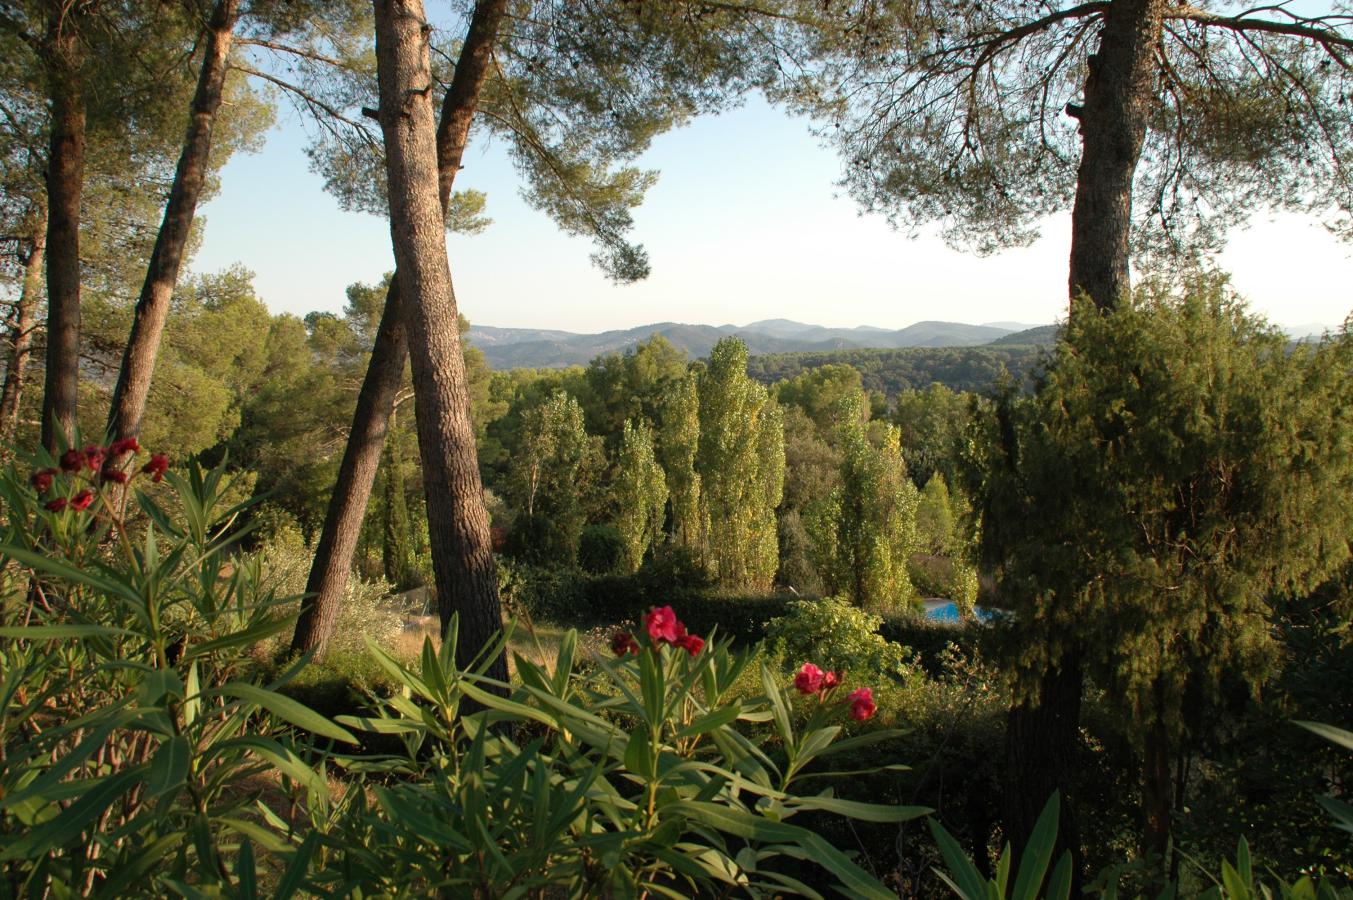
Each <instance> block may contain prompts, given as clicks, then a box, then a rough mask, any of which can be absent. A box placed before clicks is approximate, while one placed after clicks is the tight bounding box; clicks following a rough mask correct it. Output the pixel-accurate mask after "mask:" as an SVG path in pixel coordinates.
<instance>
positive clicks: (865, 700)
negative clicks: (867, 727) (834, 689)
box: [847, 687, 878, 722]
mask: <svg viewBox="0 0 1353 900" xmlns="http://www.w3.org/2000/svg"><path fill="white" fill-rule="evenodd" d="M847 699H848V700H849V702H850V717H851V718H852V719H854V720H856V721H857V722H863V721H864V720H865V719H872V718H873V717H874V713H875V712H876V711H877V710H878V707H877V706H875V705H874V692H873V691H871V690H870V689H869V688H867V687H866V688H859V689H858V690H855V691H852V692H851V694H850V696H849V697H848V698H847Z"/></svg>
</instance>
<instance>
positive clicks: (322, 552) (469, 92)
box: [291, 0, 507, 656]
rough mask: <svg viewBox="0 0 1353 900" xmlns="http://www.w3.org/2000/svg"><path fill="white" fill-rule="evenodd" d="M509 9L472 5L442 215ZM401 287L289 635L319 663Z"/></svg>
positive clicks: (396, 379) (363, 488) (404, 351)
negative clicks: (294, 627) (495, 43)
mask: <svg viewBox="0 0 1353 900" xmlns="http://www.w3.org/2000/svg"><path fill="white" fill-rule="evenodd" d="M506 9H507V2H506V0H488V2H480V3H477V4H475V9H474V14H473V15H472V16H471V18H470V27H469V31H468V32H467V33H466V35H465V43H464V44H463V45H462V48H461V53H460V59H459V60H458V61H457V62H456V71H455V74H454V75H453V76H452V79H451V87H450V89H449V90H448V91H447V92H446V97H445V98H444V99H443V101H442V113H441V122H440V124H439V125H438V128H437V180H438V192H439V198H440V200H441V204H442V209H445V208H446V206H447V204H448V203H449V202H450V199H451V190H452V187H453V186H454V183H455V179H456V173H457V172H458V171H459V170H460V162H461V159H462V157H463V156H464V154H465V145H466V142H467V141H468V140H469V134H470V123H471V122H472V121H473V119H474V111H475V107H476V105H477V104H478V101H479V93H480V91H481V89H482V88H483V86H484V81H485V79H486V78H487V76H488V69H489V63H490V61H491V58H492V52H493V42H494V40H495V39H496V37H497V34H498V26H499V23H500V22H502V19H503V15H504V13H505V11H506ZM399 281H400V277H399V271H398V268H396V271H395V277H394V279H393V280H392V281H391V282H390V288H389V290H388V291H387V292H386V295H385V309H384V310H383V311H382V313H381V321H380V326H379V327H378V329H377V331H376V343H375V347H374V348H373V350H372V354H371V362H370V363H369V364H368V366H367V371H366V377H365V378H364V379H363V381H362V389H361V393H360V394H358V396H357V409H356V411H355V413H354V414H353V419H352V430H351V431H350V433H349V437H348V443H347V446H346V447H345V448H344V450H343V460H342V462H341V463H340V464H339V468H338V478H337V480H336V481H335V482H334V492H333V494H332V495H331V496H330V498H329V509H328V512H327V513H326V515H325V518H324V527H323V530H322V531H321V532H320V539H319V546H318V547H316V548H315V562H314V565H313V566H312V567H311V569H310V577H309V580H308V581H307V582H306V587H305V590H306V593H307V594H309V595H311V596H310V598H309V599H308V600H307V601H306V603H305V604H304V606H303V607H302V610H301V616H300V618H299V619H297V620H296V631H295V633H294V634H293V635H292V639H291V649H292V650H294V651H297V652H305V651H308V650H314V651H315V652H316V655H317V656H322V655H323V653H324V650H325V647H326V645H327V644H328V642H329V638H330V637H331V636H332V635H333V630H334V627H335V625H336V623H337V621H338V618H337V617H338V607H339V605H340V604H341V603H342V602H343V593H344V591H345V589H346V588H347V583H348V577H349V573H350V572H351V570H352V557H353V553H354V552H355V550H356V548H357V541H358V538H359V536H360V534H361V530H362V519H363V518H364V517H365V515H366V507H367V502H368V501H369V499H370V497H371V487H372V485H373V484H374V483H375V480H376V470H377V469H378V468H379V466H380V458H381V448H382V447H383V446H384V443H385V434H386V430H387V425H386V423H387V420H388V419H389V417H390V413H391V412H392V411H393V410H394V406H395V395H396V394H397V393H398V391H399V385H400V382H401V380H402V379H403V377H404V363H405V361H406V360H407V359H408V336H407V334H406V332H405V330H404V324H403V320H402V318H401V307H400V299H399V297H400V292H399V288H398V284H399ZM430 505H431V504H430Z"/></svg>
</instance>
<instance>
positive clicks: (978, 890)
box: [930, 794, 1072, 900]
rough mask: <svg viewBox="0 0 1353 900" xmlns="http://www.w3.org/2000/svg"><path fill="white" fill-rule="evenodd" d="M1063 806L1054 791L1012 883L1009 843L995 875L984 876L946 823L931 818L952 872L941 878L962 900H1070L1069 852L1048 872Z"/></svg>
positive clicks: (935, 834) (1025, 849)
mask: <svg viewBox="0 0 1353 900" xmlns="http://www.w3.org/2000/svg"><path fill="white" fill-rule="evenodd" d="M1060 807H1061V797H1060V796H1059V795H1058V794H1053V795H1052V797H1051V798H1050V799H1049V800H1048V805H1047V806H1045V807H1044V808H1043V813H1042V815H1040V816H1039V817H1038V822H1037V824H1035V825H1034V830H1033V833H1032V834H1030V835H1029V841H1028V844H1027V845H1026V846H1025V848H1024V852H1023V854H1021V858H1020V862H1019V868H1018V869H1017V870H1015V872H1014V873H1013V874H1014V877H1015V880H1014V882H1013V883H1011V881H1010V876H1011V874H1012V872H1011V867H1012V865H1013V864H1012V862H1011V856H1012V854H1011V849H1010V845H1009V844H1006V845H1005V851H1004V852H1003V853H1002V854H1001V858H1000V861H999V862H998V863H997V864H996V875H995V877H994V878H983V877H982V876H981V874H979V873H978V871H977V868H976V867H975V866H974V865H973V864H972V862H971V861H970V860H969V859H968V857H967V855H966V854H965V853H964V852H963V848H962V847H960V846H959V844H958V842H957V841H955V840H954V838H953V836H952V835H951V834H949V832H948V831H946V830H945V829H944V826H943V825H940V824H939V823H938V822H935V821H934V820H933V819H932V820H931V821H930V831H931V834H933V835H934V836H935V842H936V843H937V844H939V846H940V851H941V852H942V853H943V854H944V861H945V864H946V865H947V866H948V868H949V874H948V875H945V874H944V873H942V872H941V873H940V877H941V878H943V879H944V882H945V884H947V885H949V888H950V889H951V890H952V891H953V892H954V893H955V894H957V895H958V896H959V897H962V898H963V900H1005V898H1007V897H1009V898H1010V900H1038V898H1040V897H1045V898H1047V900H1067V898H1069V897H1070V896H1071V875H1072V869H1071V853H1070V851H1066V852H1064V853H1063V854H1062V856H1061V858H1059V859H1058V860H1057V865H1056V867H1055V868H1053V869H1052V871H1051V873H1049V872H1048V864H1049V863H1050V862H1051V861H1052V851H1053V847H1054V845H1055V844H1056V842H1057V818H1058V815H1059V810H1060ZM1045 878H1046V881H1045Z"/></svg>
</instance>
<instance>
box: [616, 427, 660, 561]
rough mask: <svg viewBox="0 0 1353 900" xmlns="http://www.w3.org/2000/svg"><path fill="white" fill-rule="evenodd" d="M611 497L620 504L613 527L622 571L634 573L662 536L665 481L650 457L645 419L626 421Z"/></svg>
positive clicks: (650, 434)
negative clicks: (620, 548) (617, 535)
mask: <svg viewBox="0 0 1353 900" xmlns="http://www.w3.org/2000/svg"><path fill="white" fill-rule="evenodd" d="M616 467H617V471H616V480H615V500H616V503H617V505H618V506H619V507H620V510H619V512H618V513H617V515H616V523H615V524H616V530H617V531H619V533H620V539H621V542H622V546H623V548H624V558H623V564H624V568H625V571H627V572H637V571H638V570H639V566H640V565H642V564H643V561H644V556H645V554H646V553H647V552H648V548H649V547H651V546H653V544H655V543H656V542H657V541H658V540H659V539H660V538H661V537H662V525H663V514H664V511H665V509H666V506H667V480H666V476H665V475H664V474H663V471H662V466H659V465H658V462H657V460H656V459H654V457H653V429H652V427H650V426H649V424H648V422H646V421H644V420H642V419H641V420H639V421H638V422H637V423H631V422H626V423H625V428H624V432H623V435H622V437H621V441H620V456H619V459H618V460H617V466H616Z"/></svg>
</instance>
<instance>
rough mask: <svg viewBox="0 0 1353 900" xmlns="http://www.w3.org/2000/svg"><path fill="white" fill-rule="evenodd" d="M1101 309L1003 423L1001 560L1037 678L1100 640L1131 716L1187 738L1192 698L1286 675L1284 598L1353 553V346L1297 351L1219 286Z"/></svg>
mask: <svg viewBox="0 0 1353 900" xmlns="http://www.w3.org/2000/svg"><path fill="white" fill-rule="evenodd" d="M1081 306H1082V305H1079V304H1078V305H1077V309H1078V310H1080V308H1081ZM1084 306H1085V307H1087V310H1086V311H1084V312H1081V311H1077V312H1075V313H1074V314H1073V316H1072V318H1071V320H1070V321H1069V322H1068V324H1067V326H1066V329H1065V341H1064V343H1063V344H1062V345H1061V346H1060V348H1059V351H1058V354H1057V357H1056V359H1055V361H1054V363H1053V365H1052V367H1051V368H1050V369H1049V370H1048V372H1047V374H1046V375H1045V376H1044V379H1043V384H1042V386H1041V388H1040V390H1039V392H1038V394H1037V396H1036V398H1034V399H1033V400H1030V401H1025V402H1019V401H1006V402H1005V403H1004V405H1003V407H1002V409H1001V411H1000V413H999V415H998V416H997V417H993V418H991V419H989V420H987V421H986V422H985V423H984V427H985V428H986V429H987V431H986V434H985V436H984V440H985V441H986V444H985V446H986V447H987V448H988V449H987V450H986V451H985V453H986V455H984V456H982V457H981V461H980V463H979V468H978V469H977V470H974V471H979V470H980V472H981V473H982V475H981V476H980V477H981V478H982V479H983V481H982V482H981V484H980V485H979V486H980V489H981V491H982V494H983V496H984V507H985V509H984V513H985V515H984V521H985V526H984V527H985V531H984V544H985V546H986V548H987V553H986V556H987V561H988V562H989V563H990V564H992V565H993V566H994V567H996V568H997V569H998V571H999V572H1000V573H1001V574H1000V581H1001V596H1002V602H1003V604H1006V603H1007V598H1008V605H1009V606H1010V608H1011V609H1012V610H1013V611H1014V613H1015V616H1016V620H1017V621H1018V622H1019V624H1020V633H1021V635H1022V638H1021V641H1020V643H1021V644H1023V646H1024V649H1023V650H1021V651H1020V658H1021V665H1022V666H1023V667H1024V668H1025V670H1026V671H1028V670H1031V669H1032V670H1038V671H1041V670H1042V668H1043V667H1044V666H1046V665H1047V664H1049V663H1050V662H1054V661H1055V660H1056V659H1057V657H1058V654H1059V653H1061V652H1062V651H1063V650H1064V648H1066V647H1068V646H1072V645H1075V644H1080V645H1082V646H1088V647H1090V648H1092V649H1091V651H1090V660H1091V661H1092V664H1093V666H1094V667H1095V671H1096V674H1097V675H1098V677H1099V678H1100V679H1102V682H1101V683H1103V684H1105V685H1106V686H1108V687H1110V689H1111V690H1112V692H1113V694H1114V696H1115V697H1116V698H1118V702H1119V703H1121V708H1122V710H1123V713H1124V715H1127V716H1131V717H1132V720H1133V721H1134V722H1136V723H1139V725H1140V727H1141V728H1143V729H1144V728H1145V727H1146V726H1147V724H1149V723H1152V722H1157V723H1160V724H1162V725H1163V726H1164V727H1166V728H1167V729H1168V730H1169V731H1171V732H1172V733H1175V734H1179V733H1181V732H1182V731H1183V730H1184V729H1185V728H1186V722H1185V721H1184V698H1185V696H1190V697H1197V698H1214V697H1215V695H1216V693H1217V690H1218V686H1219V684H1220V681H1221V679H1222V677H1223V676H1224V675H1226V674H1227V673H1232V672H1235V673H1242V674H1243V677H1246V678H1247V679H1248V680H1250V682H1251V684H1253V685H1256V686H1258V685H1260V684H1262V683H1263V682H1264V681H1265V680H1266V679H1267V678H1268V677H1269V672H1270V668H1269V660H1270V659H1271V655H1272V652H1273V651H1274V650H1275V646H1274V641H1273V632H1272V629H1271V628H1270V627H1269V625H1268V617H1269V615H1270V613H1271V611H1272V609H1273V604H1274V598H1275V597H1276V596H1279V595H1281V594H1283V593H1286V592H1290V591H1300V590H1304V589H1309V588H1311V587H1313V586H1314V585H1315V584H1317V583H1318V582H1319V581H1320V580H1322V579H1323V578H1324V577H1327V576H1328V575H1329V574H1330V573H1331V571H1332V570H1333V569H1334V568H1335V567H1336V566H1338V565H1339V564H1341V563H1342V562H1343V561H1344V559H1345V558H1346V557H1347V554H1348V541H1347V534H1348V530H1349V514H1350V511H1351V510H1350V506H1349V504H1348V502H1347V497H1348V496H1349V486H1350V480H1351V479H1353V452H1350V451H1351V450H1353V448H1351V447H1350V445H1349V444H1348V440H1347V435H1348V434H1350V433H1351V432H1350V423H1349V422H1348V415H1349V409H1350V406H1349V404H1348V401H1347V396H1348V391H1349V389H1350V386H1351V385H1350V382H1349V381H1348V378H1347V372H1348V371H1349V367H1348V364H1347V359H1348V353H1349V352H1350V348H1353V342H1350V340H1349V339H1348V338H1347V337H1342V338H1340V339H1338V340H1335V341H1333V342H1330V343H1327V344H1323V345H1319V346H1299V347H1296V348H1290V347H1289V346H1288V344H1287V342H1286V340H1285V339H1284V338H1283V337H1282V335H1280V334H1278V333H1277V332H1275V331H1273V330H1271V329H1269V328H1267V327H1265V326H1263V325H1262V324H1261V323H1259V322H1257V321H1256V320H1254V319H1252V318H1250V317H1248V316H1246V315H1245V313H1244V311H1243V309H1242V307H1241V306H1240V304H1239V303H1238V302H1237V301H1236V300H1235V299H1234V298H1233V297H1232V296H1231V295H1230V294H1229V293H1228V291H1227V289H1226V287H1225V285H1224V284H1222V283H1219V282H1218V281H1216V280H1215V279H1212V280H1208V279H1202V280H1193V281H1190V282H1188V283H1186V284H1185V285H1184V293H1183V295H1182V296H1178V297H1176V296H1174V295H1172V293H1171V291H1170V290H1169V288H1168V286H1166V285H1163V284H1148V285H1147V286H1146V287H1145V288H1144V289H1143V290H1142V291H1141V292H1140V293H1139V295H1138V297H1137V298H1136V299H1135V300H1134V302H1132V303H1126V304H1123V306H1122V308H1120V309H1119V310H1118V311H1116V312H1114V313H1112V314H1110V315H1105V316H1101V315H1097V314H1095V313H1093V311H1092V310H1089V309H1088V307H1089V305H1088V304H1086V305H1084ZM1035 634H1038V635H1040V637H1038V638H1037V639H1034V635H1035ZM1038 648H1042V649H1038ZM1208 702H1212V701H1208Z"/></svg>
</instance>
